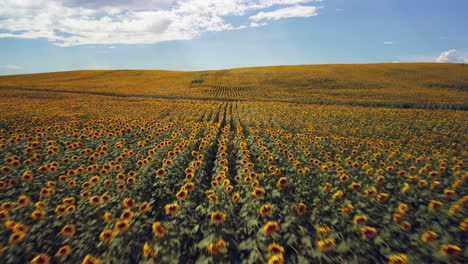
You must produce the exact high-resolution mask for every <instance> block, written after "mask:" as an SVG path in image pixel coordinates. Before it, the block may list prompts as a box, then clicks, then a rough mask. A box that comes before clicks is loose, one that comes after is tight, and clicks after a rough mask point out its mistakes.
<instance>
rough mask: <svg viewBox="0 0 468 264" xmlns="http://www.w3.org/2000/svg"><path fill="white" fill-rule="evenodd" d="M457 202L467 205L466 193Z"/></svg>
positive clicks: (467, 196)
mask: <svg viewBox="0 0 468 264" xmlns="http://www.w3.org/2000/svg"><path fill="white" fill-rule="evenodd" d="M458 202H459V203H460V204H461V205H463V206H464V207H468V195H465V196H463V197H462V198H460V199H459V200H458Z"/></svg>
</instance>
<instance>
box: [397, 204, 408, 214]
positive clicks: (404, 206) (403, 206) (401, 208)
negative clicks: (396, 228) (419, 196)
mask: <svg viewBox="0 0 468 264" xmlns="http://www.w3.org/2000/svg"><path fill="white" fill-rule="evenodd" d="M398 211H399V212H400V213H402V214H405V213H406V211H408V205H407V204H404V203H401V204H399V205H398Z"/></svg>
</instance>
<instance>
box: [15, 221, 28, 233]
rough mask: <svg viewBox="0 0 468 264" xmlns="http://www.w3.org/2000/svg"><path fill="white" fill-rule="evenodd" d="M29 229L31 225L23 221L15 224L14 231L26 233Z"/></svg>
mask: <svg viewBox="0 0 468 264" xmlns="http://www.w3.org/2000/svg"><path fill="white" fill-rule="evenodd" d="M28 230H29V226H27V225H25V224H21V223H16V224H15V225H14V226H13V232H14V233H26V232H28Z"/></svg>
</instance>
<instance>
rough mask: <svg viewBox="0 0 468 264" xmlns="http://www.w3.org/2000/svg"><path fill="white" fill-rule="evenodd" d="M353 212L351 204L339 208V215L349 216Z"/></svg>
mask: <svg viewBox="0 0 468 264" xmlns="http://www.w3.org/2000/svg"><path fill="white" fill-rule="evenodd" d="M353 211H354V206H353V205H352V204H346V205H345V207H343V208H341V214H343V215H350V214H352V213H353Z"/></svg>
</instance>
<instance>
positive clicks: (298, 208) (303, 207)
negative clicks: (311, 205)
mask: <svg viewBox="0 0 468 264" xmlns="http://www.w3.org/2000/svg"><path fill="white" fill-rule="evenodd" d="M306 211H307V205H306V204H304V203H298V204H297V206H296V213H297V214H298V215H303V214H305V213H306Z"/></svg>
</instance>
